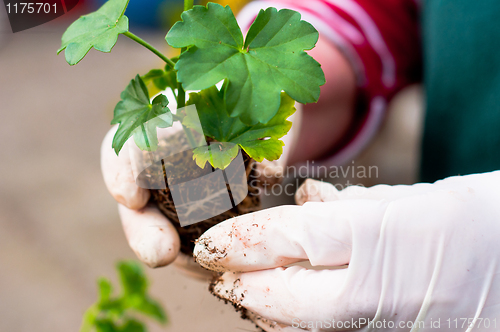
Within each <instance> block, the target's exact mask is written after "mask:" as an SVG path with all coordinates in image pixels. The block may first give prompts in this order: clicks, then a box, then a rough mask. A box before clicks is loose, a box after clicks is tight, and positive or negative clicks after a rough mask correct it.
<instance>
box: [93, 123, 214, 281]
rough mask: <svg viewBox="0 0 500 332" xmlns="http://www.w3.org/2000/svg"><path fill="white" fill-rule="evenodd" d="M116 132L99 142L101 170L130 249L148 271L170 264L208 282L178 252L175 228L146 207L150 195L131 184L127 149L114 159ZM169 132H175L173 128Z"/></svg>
mask: <svg viewBox="0 0 500 332" xmlns="http://www.w3.org/2000/svg"><path fill="white" fill-rule="evenodd" d="M179 127H180V126H179ZM116 129H117V126H115V127H113V128H111V130H110V131H109V132H108V133H107V134H106V136H105V137H104V140H103V142H102V146H101V169H102V174H103V177H104V182H105V183H106V186H107V188H108V190H109V192H110V193H111V195H112V196H113V197H114V198H115V200H116V201H117V202H118V211H119V213H120V218H121V221H122V225H123V229H124V231H125V235H126V237H127V240H128V243H129V245H130V247H131V248H132V250H133V251H134V252H135V254H136V255H137V257H138V258H139V259H140V260H141V261H142V262H144V263H145V264H147V265H148V266H150V267H161V266H165V265H168V264H170V263H172V262H174V263H175V265H176V266H177V267H179V268H180V269H181V271H182V272H184V273H185V274H188V275H189V276H192V277H195V278H199V279H209V278H211V277H212V273H210V272H209V271H207V270H205V269H203V268H201V267H200V266H199V265H198V264H196V263H195V262H194V260H193V258H192V257H190V256H187V255H184V254H182V253H180V252H179V250H180V239H179V235H178V234H177V231H176V229H175V227H174V226H173V225H172V223H171V222H170V221H169V220H168V219H167V218H166V217H165V216H164V215H163V214H162V213H161V212H160V211H159V210H158V208H157V207H154V206H151V205H148V201H149V197H150V192H149V190H148V189H143V188H140V187H139V186H137V184H136V182H135V177H134V174H133V171H132V165H131V163H132V162H131V158H130V155H129V149H127V148H126V147H124V148H123V149H122V151H121V152H120V154H119V155H118V156H117V155H116V153H115V152H114V151H113V149H112V148H111V142H112V141H113V136H114V134H115V132H116ZM179 129H180V128H177V130H179ZM173 132H176V130H175V128H174V131H173ZM131 143H133V142H131ZM127 144H128V142H127Z"/></svg>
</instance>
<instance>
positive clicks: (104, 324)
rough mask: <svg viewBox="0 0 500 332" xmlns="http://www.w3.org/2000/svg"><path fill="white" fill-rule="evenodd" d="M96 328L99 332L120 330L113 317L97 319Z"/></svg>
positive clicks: (116, 331)
mask: <svg viewBox="0 0 500 332" xmlns="http://www.w3.org/2000/svg"><path fill="white" fill-rule="evenodd" d="M95 329H96V331H97V332H119V331H120V330H119V329H118V328H117V327H116V326H115V324H114V323H113V321H112V320H111V319H107V318H106V319H97V320H96V321H95Z"/></svg>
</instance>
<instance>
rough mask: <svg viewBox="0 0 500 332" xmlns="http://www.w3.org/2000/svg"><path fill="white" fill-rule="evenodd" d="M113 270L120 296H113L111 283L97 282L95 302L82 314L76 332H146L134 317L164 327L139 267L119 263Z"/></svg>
mask: <svg viewBox="0 0 500 332" xmlns="http://www.w3.org/2000/svg"><path fill="white" fill-rule="evenodd" d="M117 270H118V274H119V277H120V283H121V286H122V291H121V294H120V295H119V296H113V287H112V285H111V282H110V281H109V280H108V279H106V278H100V279H99V280H98V286H99V300H98V301H97V302H96V303H95V304H94V305H92V306H91V307H90V308H89V309H88V310H87V311H86V312H85V315H84V317H83V323H82V326H81V328H80V332H91V331H96V332H146V331H147V328H146V325H144V324H143V323H142V322H141V321H139V320H138V319H137V314H139V315H143V316H147V317H150V318H152V319H154V320H156V321H157V322H159V323H161V324H166V323H167V316H166V314H165V311H164V310H163V308H162V306H161V305H160V303H159V302H157V301H156V300H154V299H152V298H151V297H149V295H148V293H147V291H148V286H149V283H148V280H147V278H146V275H145V274H144V271H143V269H142V267H141V265H140V263H138V262H135V261H122V262H119V263H118V264H117Z"/></svg>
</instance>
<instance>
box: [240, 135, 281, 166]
mask: <svg viewBox="0 0 500 332" xmlns="http://www.w3.org/2000/svg"><path fill="white" fill-rule="evenodd" d="M284 145H285V143H283V141H280V140H277V139H268V140H261V141H249V142H244V143H242V144H240V146H241V148H242V149H243V150H244V151H245V152H246V153H247V154H248V155H249V156H250V157H252V158H253V159H255V160H256V161H258V162H261V161H262V160H264V159H267V160H276V159H278V158H279V157H280V156H281V154H282V153H283V146H284Z"/></svg>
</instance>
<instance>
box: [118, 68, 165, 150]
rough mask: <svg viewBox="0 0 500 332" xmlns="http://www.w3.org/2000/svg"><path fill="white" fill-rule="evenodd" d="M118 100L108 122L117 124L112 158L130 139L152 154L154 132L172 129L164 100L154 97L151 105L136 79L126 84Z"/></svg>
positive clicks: (139, 79) (154, 140) (154, 141)
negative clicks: (112, 116)
mask: <svg viewBox="0 0 500 332" xmlns="http://www.w3.org/2000/svg"><path fill="white" fill-rule="evenodd" d="M120 97H121V99H122V100H121V101H120V102H119V103H118V104H117V105H116V107H115V111H114V118H113V121H111V124H117V123H119V124H120V126H119V127H118V130H117V131H116V134H115V136H114V138H113V149H115V152H116V154H118V153H119V152H120V150H121V149H122V147H123V145H124V144H125V142H126V141H127V140H128V139H129V138H130V137H131V136H132V135H133V136H134V141H135V143H136V144H137V146H139V148H141V149H142V150H147V151H154V150H156V148H157V146H158V137H157V133H156V128H168V127H170V126H172V113H171V112H170V110H169V109H168V107H167V105H168V100H167V97H165V96H164V95H158V96H156V98H155V99H154V100H153V103H151V102H150V101H149V92H148V89H147V88H146V85H145V84H144V82H143V80H142V79H141V77H140V76H139V75H137V76H136V77H135V79H133V80H132V81H130V83H129V85H128V86H127V88H126V89H125V90H124V91H123V92H122V93H121V95H120Z"/></svg>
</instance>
